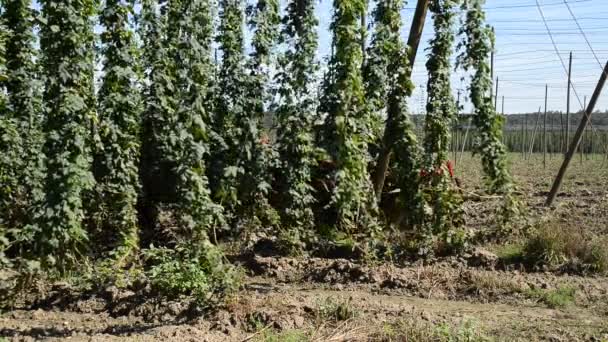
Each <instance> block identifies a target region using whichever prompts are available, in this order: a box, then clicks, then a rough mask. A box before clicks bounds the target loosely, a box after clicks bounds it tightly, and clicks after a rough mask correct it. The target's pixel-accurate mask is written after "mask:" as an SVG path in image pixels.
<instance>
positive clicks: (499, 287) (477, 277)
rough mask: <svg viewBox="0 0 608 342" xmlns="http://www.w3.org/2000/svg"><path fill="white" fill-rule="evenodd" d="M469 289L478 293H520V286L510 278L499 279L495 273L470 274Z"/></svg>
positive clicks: (521, 289)
mask: <svg viewBox="0 0 608 342" xmlns="http://www.w3.org/2000/svg"><path fill="white" fill-rule="evenodd" d="M470 282H471V287H472V288H473V289H475V290H477V291H479V292H486V291H488V292H501V293H520V292H522V291H523V288H522V285H521V284H520V283H518V282H517V281H515V280H514V279H512V278H510V277H500V276H499V275H498V274H495V273H488V272H471V275H470Z"/></svg>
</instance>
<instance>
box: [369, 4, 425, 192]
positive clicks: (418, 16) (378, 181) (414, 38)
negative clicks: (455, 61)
mask: <svg viewBox="0 0 608 342" xmlns="http://www.w3.org/2000/svg"><path fill="white" fill-rule="evenodd" d="M429 3H430V0H418V3H417V4H416V11H415V12H414V18H413V20H412V26H411V28H410V35H409V37H408V40H407V45H408V47H409V62H410V69H409V73H410V75H411V72H412V69H413V68H414V63H415V62H416V54H417V52H418V46H419V45H420V39H421V38H422V31H423V30H424V21H425V19H426V13H427V11H428V9H429ZM386 122H387V124H388V123H389V122H391V120H386ZM386 128H389V127H386ZM388 131H389V130H388V129H385V130H384V132H385V135H384V139H383V141H384V144H383V145H384V146H383V147H382V150H381V151H380V155H379V156H378V163H377V164H376V165H377V166H376V170H375V172H374V192H375V194H376V199H377V200H378V201H380V200H381V199H382V189H384V181H385V180H386V172H387V171H388V166H389V163H390V159H391V150H392V146H391V145H392V144H393V142H392V141H388V135H386V133H387V132H388Z"/></svg>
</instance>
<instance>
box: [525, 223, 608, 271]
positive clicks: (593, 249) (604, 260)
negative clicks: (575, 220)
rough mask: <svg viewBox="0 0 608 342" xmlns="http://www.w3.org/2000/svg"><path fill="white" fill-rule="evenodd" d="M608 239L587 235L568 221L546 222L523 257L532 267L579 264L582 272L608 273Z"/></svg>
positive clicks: (531, 239)
mask: <svg viewBox="0 0 608 342" xmlns="http://www.w3.org/2000/svg"><path fill="white" fill-rule="evenodd" d="M606 243H608V238H605V237H603V238H602V237H587V236H585V235H584V234H583V232H582V231H581V229H577V228H575V227H572V226H570V225H567V224H565V223H558V224H550V223H546V224H543V225H541V226H540V227H538V229H537V230H536V232H535V233H534V234H533V235H532V236H531V237H530V238H529V239H528V241H526V243H525V244H524V246H523V250H522V257H523V260H524V261H525V262H526V263H528V264H529V265H532V266H549V267H559V266H566V267H567V266H577V265H578V266H579V267H577V268H579V269H580V270H581V271H593V272H597V273H607V272H608V250H607V249H606V248H605V246H606Z"/></svg>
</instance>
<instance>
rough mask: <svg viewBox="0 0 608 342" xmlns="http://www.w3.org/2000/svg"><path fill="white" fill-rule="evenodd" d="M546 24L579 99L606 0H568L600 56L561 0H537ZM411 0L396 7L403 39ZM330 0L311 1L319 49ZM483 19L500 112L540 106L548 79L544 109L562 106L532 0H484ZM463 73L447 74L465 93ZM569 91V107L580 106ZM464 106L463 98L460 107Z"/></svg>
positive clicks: (588, 84)
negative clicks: (491, 34)
mask: <svg viewBox="0 0 608 342" xmlns="http://www.w3.org/2000/svg"><path fill="white" fill-rule="evenodd" d="M539 3H540V5H541V8H542V10H543V12H544V15H545V18H546V19H547V24H548V25H549V29H550V30H551V32H553V36H554V39H555V42H556V44H557V48H558V50H559V52H560V54H561V56H562V57H563V59H564V62H565V63H566V65H567V64H568V53H569V52H570V51H571V50H572V51H573V56H574V58H573V76H572V80H573V81H572V83H573V85H574V88H575V89H576V92H577V94H578V95H579V97H580V101H581V102H584V96H585V95H587V96H588V97H590V96H591V94H592V93H593V89H594V88H595V84H596V82H597V80H598V78H599V76H600V74H601V72H602V68H603V65H604V64H605V63H606V60H607V58H608V1H607V0H568V4H569V5H570V7H571V9H572V11H573V13H574V15H575V17H576V18H577V19H578V22H579V24H580V26H581V27H582V29H583V31H584V32H585V34H586V35H587V38H588V39H589V41H590V43H591V46H592V47H593V49H594V50H595V52H596V55H597V57H598V59H599V61H600V62H601V66H600V64H598V62H597V61H596V60H595V58H594V57H593V54H592V53H591V50H590V48H589V46H587V44H586V43H585V40H584V38H583V36H582V35H581V34H580V33H579V29H578V27H577V25H576V22H575V21H574V20H573V19H572V16H571V14H570V12H569V11H568V8H567V7H566V5H564V3H563V0H539ZM415 5H416V1H415V0H410V1H409V3H408V4H407V5H406V7H405V9H404V10H403V11H402V16H403V21H404V32H403V36H404V39H407V34H408V31H409V26H410V23H411V18H412V16H413V13H414V6H415ZM331 7H332V1H331V0H322V1H321V2H320V3H319V4H318V7H317V15H318V18H319V22H320V27H319V36H320V37H319V38H320V41H319V45H320V51H319V53H320V55H321V56H325V55H327V54H328V53H329V49H330V43H331V36H330V34H329V24H330V22H331V15H332V9H331ZM486 8H487V17H488V23H489V24H490V25H492V26H494V27H495V30H496V50H497V52H496V56H495V63H496V64H495V75H496V76H497V77H498V78H499V90H498V93H499V94H498V95H499V111H500V109H501V107H502V103H501V102H502V96H504V97H505V113H518V112H528V111H537V110H538V107H539V106H543V107H544V94H545V83H547V84H548V85H549V97H548V108H549V110H562V111H565V109H566V86H567V78H566V73H565V71H564V68H563V67H562V64H561V62H560V60H559V58H558V57H557V54H556V52H555V49H554V47H553V45H552V44H551V40H550V38H549V35H548V33H547V29H546V28H545V26H544V24H543V21H542V18H541V16H540V13H539V10H538V8H537V7H536V0H488V1H487V4H486ZM432 34H433V32H432V22H431V18H430V14H429V15H428V16H427V21H426V24H425V32H424V34H423V42H422V44H421V49H425V48H426V47H427V46H428V44H427V41H428V40H429V39H430V38H431V37H432ZM426 59H427V57H426V52H424V51H422V50H419V54H418V58H417V60H416V63H415V65H414V70H413V80H414V83H415V84H416V90H415V92H414V94H413V96H412V99H411V101H410V110H411V111H412V112H415V113H418V112H420V111H421V110H423V109H422V108H423V105H424V97H425V95H424V91H423V89H424V88H425V85H426V79H427V76H426V68H425V66H424V64H425V62H426ZM462 76H463V74H462V73H461V72H455V73H454V74H453V77H452V86H453V89H454V94H456V91H457V89H458V88H460V89H463V93H466V90H465V89H466V86H467V83H466V81H465V82H462V81H461V77H462ZM571 94H572V102H571V103H572V104H571V109H572V111H577V110H579V109H580V108H581V107H582V106H581V105H580V104H579V103H578V100H577V98H576V96H575V95H574V92H572V93H571ZM468 108H470V105H469V104H465V109H464V110H465V111H466V110H467V109H468ZM596 109H608V89H606V90H605V92H604V95H602V97H601V98H600V101H599V103H598V105H597V106H596Z"/></svg>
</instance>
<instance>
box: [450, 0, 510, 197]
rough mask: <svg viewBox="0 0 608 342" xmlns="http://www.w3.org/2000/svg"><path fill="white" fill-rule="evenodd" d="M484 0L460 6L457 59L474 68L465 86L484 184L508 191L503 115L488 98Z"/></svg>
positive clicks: (488, 32)
mask: <svg viewBox="0 0 608 342" xmlns="http://www.w3.org/2000/svg"><path fill="white" fill-rule="evenodd" d="M484 3H485V1H484V0H467V1H465V2H464V4H463V6H462V8H463V10H465V11H466V20H465V21H464V25H463V26H462V28H461V30H460V34H461V35H463V36H464V41H463V42H462V44H461V45H462V47H463V48H464V49H465V51H463V53H462V54H461V55H460V56H459V59H458V62H459V64H460V65H462V66H463V67H464V69H465V70H467V71H468V70H471V69H472V70H474V71H475V72H474V74H473V75H472V76H471V85H470V86H469V91H470V98H471V102H472V103H473V106H474V108H475V112H474V115H473V124H474V125H475V126H476V127H477V128H478V133H477V139H476V141H475V145H474V146H475V152H476V153H479V154H480V155H481V163H482V167H483V171H484V174H485V180H486V185H487V186H486V188H487V190H488V192H489V193H498V194H504V193H508V192H510V191H511V186H512V181H511V176H510V175H509V171H508V168H507V153H506V148H505V146H504V144H503V143H502V127H503V125H504V120H503V118H502V117H501V116H500V115H498V114H497V113H496V111H495V109H494V105H493V104H492V98H491V95H490V94H491V90H492V79H491V75H490V61H489V58H490V57H489V55H490V52H491V51H492V49H493V46H494V33H493V32H492V29H491V28H490V27H489V26H488V25H486V24H485V11H484V10H483V8H482V6H483V5H484Z"/></svg>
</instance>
